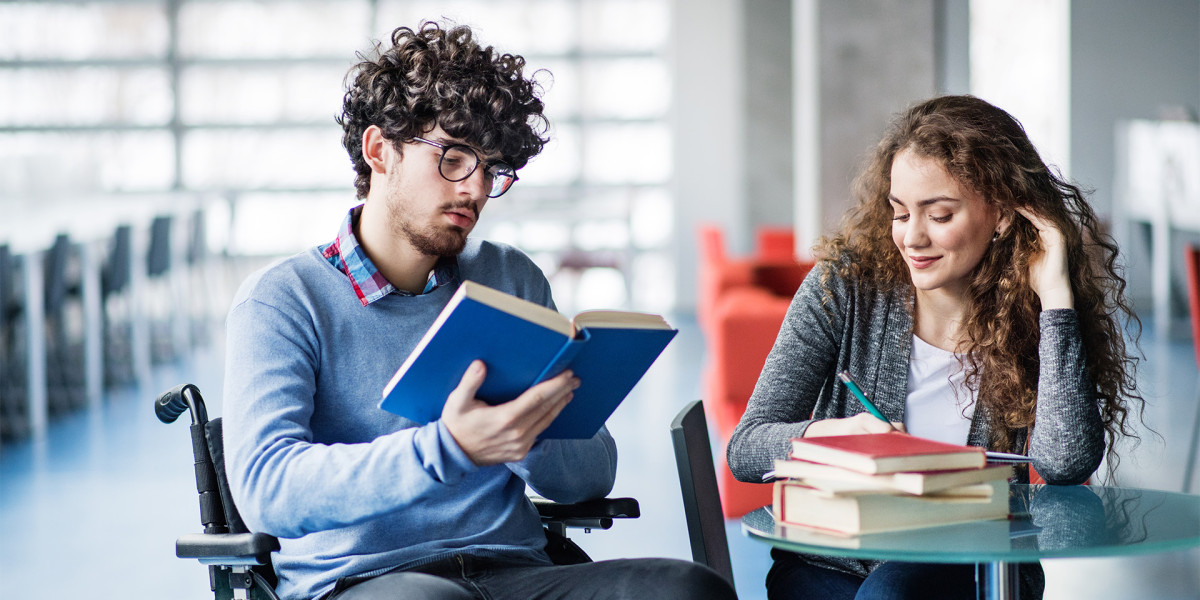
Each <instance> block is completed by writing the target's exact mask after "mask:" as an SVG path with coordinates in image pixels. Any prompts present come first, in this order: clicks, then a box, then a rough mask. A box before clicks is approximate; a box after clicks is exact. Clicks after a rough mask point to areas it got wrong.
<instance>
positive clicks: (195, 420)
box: [154, 383, 208, 425]
mask: <svg viewBox="0 0 1200 600" xmlns="http://www.w3.org/2000/svg"><path fill="white" fill-rule="evenodd" d="M189 410H190V411H191V413H192V424H193V425H203V424H205V423H207V422H208V412H207V411H205V410H204V398H202V397H201V396H200V389H199V388H197V387H196V386H195V385H193V384H190V383H183V384H180V385H177V386H175V387H173V388H171V389H169V390H167V391H165V392H163V394H162V395H161V396H159V397H158V400H156V401H155V402H154V414H155V415H156V416H158V420H159V421H162V422H163V423H174V422H175V419H178V418H179V415H181V414H183V413H184V412H185V411H189Z"/></svg>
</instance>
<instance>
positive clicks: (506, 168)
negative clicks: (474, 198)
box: [413, 137, 517, 198]
mask: <svg viewBox="0 0 1200 600" xmlns="http://www.w3.org/2000/svg"><path fill="white" fill-rule="evenodd" d="M413 140H415V141H418V142H422V143H425V144H429V145H430V146H433V147H435V148H441V149H442V157H441V158H440V159H438V173H441V175H442V178H444V179H445V180H446V181H462V180H464V179H466V178H468V177H470V176H471V174H472V173H474V172H475V169H476V168H478V167H479V164H480V162H482V161H480V159H479V154H478V153H477V152H475V149H474V148H472V147H470V146H467V145H465V144H449V145H447V144H439V143H437V142H433V141H430V140H427V139H425V138H419V137H413ZM483 165H484V166H483V182H484V185H486V186H488V198H499V197H500V196H502V195H504V192H507V191H508V188H510V187H512V184H514V183H516V182H517V170H516V169H514V168H512V165H509V164H508V163H505V162H502V161H498V160H496V161H491V162H485V163H483Z"/></svg>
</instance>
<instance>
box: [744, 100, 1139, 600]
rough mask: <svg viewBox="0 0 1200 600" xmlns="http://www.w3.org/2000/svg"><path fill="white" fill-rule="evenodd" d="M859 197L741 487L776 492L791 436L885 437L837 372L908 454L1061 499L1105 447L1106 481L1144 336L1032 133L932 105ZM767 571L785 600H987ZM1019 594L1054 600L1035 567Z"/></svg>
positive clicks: (801, 293) (1110, 255)
mask: <svg viewBox="0 0 1200 600" xmlns="http://www.w3.org/2000/svg"><path fill="white" fill-rule="evenodd" d="M854 192H855V196H856V201H857V202H856V205H855V206H854V207H853V208H852V209H851V210H850V211H849V212H848V213H847V215H846V217H845V219H844V220H843V223H842V226H841V228H840V230H839V231H838V232H837V233H835V234H833V235H831V236H827V237H825V238H823V239H822V240H820V241H819V242H818V244H817V245H816V247H815V255H816V258H817V259H818V264H817V267H816V268H814V269H813V271H812V272H811V273H810V274H809V276H808V278H807V279H806V280H805V281H804V283H803V284H802V285H801V286H800V289H799V290H798V291H797V292H796V296H795V298H794V299H793V301H792V304H791V306H790V308H789V310H788V314H787V317H786V318H785V319H784V323H783V325H782V327H781V329H780V332H779V336H778V338H777V340H776V342H775V346H774V348H773V349H772V351H771V353H770V355H769V356H768V358H767V361H766V364H765V365H764V367H763V371H762V374H761V376H760V377H759V380H758V383H757V385H756V386H755V389H754V393H753V394H752V396H751V398H750V402H749V405H748V406H747V408H746V412H745V414H744V415H743V417H742V420H741V422H740V423H739V424H738V427H737V429H736V430H735V431H734V433H733V435H732V436H731V438H730V441H729V446H728V461H729V466H730V468H731V469H732V470H733V473H734V475H735V476H737V477H738V479H740V480H743V481H752V482H757V481H762V477H763V475H764V473H766V472H767V471H770V470H772V469H773V468H774V461H775V460H776V459H780V458H784V457H786V456H787V454H788V451H789V449H790V439H791V438H793V437H815V436H825V435H843V434H856V433H873V432H883V431H888V430H890V428H891V426H890V425H889V424H888V423H885V422H883V421H881V420H879V419H876V418H875V417H872V416H871V415H870V414H868V413H866V412H863V410H864V409H863V407H862V406H861V405H860V404H859V403H858V401H857V400H855V398H854V397H853V396H851V395H850V394H849V393H848V391H847V390H846V389H845V387H844V386H842V385H840V384H839V382H838V380H837V379H836V377H835V374H836V373H838V372H841V371H849V372H850V373H851V374H853V376H854V378H855V379H856V381H857V383H858V384H859V385H860V386H861V387H862V388H863V390H864V391H865V392H866V394H867V395H868V396H869V397H870V398H871V399H872V400H874V402H875V403H876V405H878V406H879V408H880V409H881V410H882V412H883V413H884V414H885V415H886V416H887V417H888V418H889V419H890V420H892V421H894V422H895V426H896V427H897V428H900V429H905V430H907V431H908V432H909V433H911V434H913V435H917V436H920V437H926V438H932V439H937V440H942V441H947V442H952V443H958V444H969V445H973V446H982V447H986V448H988V449H991V450H999V451H1006V452H1018V453H1024V454H1028V455H1029V456H1030V457H1031V458H1032V460H1033V462H1032V464H1033V469H1034V471H1036V473H1037V474H1038V475H1040V477H1041V478H1043V479H1044V480H1045V481H1046V482H1048V483H1053V484H1080V483H1083V482H1085V481H1087V480H1088V478H1089V477H1091V475H1092V474H1093V472H1095V470H1096V469H1097V467H1098V466H1099V465H1100V462H1101V460H1102V459H1103V458H1104V457H1105V453H1106V448H1107V454H1108V458H1109V462H1108V464H1109V469H1110V472H1111V470H1112V468H1113V467H1114V466H1115V464H1116V456H1115V455H1114V450H1113V447H1114V442H1115V441H1116V439H1117V438H1118V436H1122V435H1133V432H1132V431H1131V428H1130V426H1129V424H1128V423H1127V420H1126V418H1127V416H1128V414H1129V412H1130V410H1136V411H1140V407H1141V403H1142V399H1141V397H1140V396H1138V395H1137V393H1136V391H1135V389H1134V384H1135V373H1134V370H1135V367H1136V359H1135V358H1134V357H1133V356H1131V355H1130V354H1129V353H1128V352H1127V349H1126V346H1125V339H1124V337H1123V326H1124V325H1125V323H1126V322H1127V321H1128V320H1129V319H1133V320H1134V321H1136V317H1135V316H1133V314H1132V312H1131V311H1130V309H1129V306H1128V304H1127V302H1126V300H1125V298H1124V288H1125V282H1124V280H1123V279H1122V278H1121V276H1120V275H1119V273H1118V271H1117V267H1116V258H1117V248H1116V245H1115V244H1114V243H1113V242H1112V241H1111V239H1110V238H1109V236H1108V235H1107V234H1106V233H1105V232H1104V231H1103V230H1102V229H1101V227H1100V225H1099V223H1098V220H1097V218H1096V215H1095V213H1094V212H1093V211H1092V209H1091V207H1090V206H1089V205H1088V203H1087V201H1086V199H1085V198H1084V194H1083V192H1082V191H1081V190H1080V189H1079V188H1078V187H1077V186H1075V185H1073V184H1071V183H1069V182H1067V181H1064V180H1063V179H1062V178H1061V177H1060V176H1059V175H1058V174H1056V173H1055V172H1054V171H1052V170H1051V169H1050V168H1049V167H1047V165H1046V164H1045V163H1044V162H1043V161H1042V159H1041V158H1040V156H1039V155H1038V153H1037V150H1036V149H1035V148H1034V146H1033V144H1032V143H1031V142H1030V141H1029V138H1028V136H1027V135H1026V134H1025V131H1024V129H1023V128H1022V127H1021V125H1020V123H1018V122H1017V120H1016V119H1014V118H1013V117H1012V116H1011V115H1009V114H1008V113H1006V112H1005V111H1003V110H1001V109H999V108H997V107H995V106H992V105H991V104H989V103H987V102H985V101H983V100H980V99H978V98H974V97H971V96H944V97H938V98H933V99H931V100H927V101H924V102H921V103H918V104H916V105H914V106H913V107H911V108H909V109H908V110H907V111H905V112H904V113H902V114H901V115H899V116H898V117H897V118H896V119H895V120H894V121H893V123H892V124H891V126H890V128H889V129H888V131H887V133H886V135H885V136H884V137H883V139H882V140H881V141H880V143H879V144H878V145H877V146H876V148H875V151H874V154H873V156H872V157H871V159H870V161H869V163H868V165H867V166H866V168H865V169H864V171H863V172H862V173H861V174H860V176H859V177H858V178H857V180H856V181H855V186H854ZM800 365H803V368H801V367H800ZM1015 477H1016V479H1015V480H1016V481H1019V482H1028V481H1029V477H1030V474H1029V472H1028V471H1027V470H1026V469H1023V468H1022V469H1018V472H1017V474H1016V476H1015ZM772 556H773V557H774V559H775V561H774V564H773V566H772V568H771V571H770V573H769V574H768V576H767V589H768V595H769V596H770V597H771V598H772V599H803V598H825V599H837V598H859V599H862V598H925V599H928V598H974V568H973V566H971V565H925V564H914V563H898V562H883V563H881V562H880V561H861V560H852V559H844V558H829V557H820V556H810V555H798V554H793V553H789V552H783V551H779V550H776V551H774V552H773V554H772ZM1021 575H1022V582H1021V583H1022V597H1024V598H1040V597H1041V593H1042V589H1043V587H1044V577H1043V576H1042V571H1041V568H1040V566H1039V565H1037V564H1031V565H1022V568H1021Z"/></svg>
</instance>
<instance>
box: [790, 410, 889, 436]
mask: <svg viewBox="0 0 1200 600" xmlns="http://www.w3.org/2000/svg"><path fill="white" fill-rule="evenodd" d="M892 426H893V427H895V428H896V429H897V430H899V431H904V423H897V422H894V421H893V422H892ZM889 431H891V428H890V427H888V424H887V423H884V422H883V421H880V420H879V419H876V418H875V417H873V416H872V415H871V414H870V413H858V414H857V415H854V416H853V417H846V418H844V419H821V420H820V421H813V422H812V424H811V425H809V426H808V429H805V430H804V437H824V436H827V435H857V434H860V433H887V432H889Z"/></svg>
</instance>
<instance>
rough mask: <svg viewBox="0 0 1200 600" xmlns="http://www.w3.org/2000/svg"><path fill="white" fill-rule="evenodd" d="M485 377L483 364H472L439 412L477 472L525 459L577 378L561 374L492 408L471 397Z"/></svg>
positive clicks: (567, 395)
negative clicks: (478, 468)
mask: <svg viewBox="0 0 1200 600" xmlns="http://www.w3.org/2000/svg"><path fill="white" fill-rule="evenodd" d="M486 376H487V367H485V366H484V364H483V361H480V360H476V361H475V362H472V363H471V366H469V367H467V372H466V373H464V374H463V377H462V380H461V381H460V382H459V384H458V387H456V388H454V391H453V392H450V396H449V397H448V398H446V405H445V406H444V407H443V408H442V423H444V424H445V425H446V429H448V430H449V431H450V435H452V436H454V441H455V442H458V445H459V447H460V448H462V449H463V452H466V453H467V456H468V457H470V458H471V461H472V462H474V463H475V464H476V465H478V466H481V467H482V466H486V465H496V464H500V463H506V462H513V461H518V460H521V459H523V458H525V455H526V454H528V453H529V449H530V448H532V447H533V444H534V442H536V441H537V436H538V434H540V433H542V431H544V430H545V429H546V428H547V427H549V426H550V423H551V422H553V421H554V418H555V417H557V416H558V413H560V412H562V409H563V407H565V406H566V405H567V402H570V401H571V398H572V397H573V396H574V393H575V389H576V388H578V387H579V378H578V377H575V376H574V374H572V373H571V372H570V371H566V372H563V373H561V374H559V375H558V376H557V377H554V378H553V379H548V380H546V381H543V382H541V383H539V384H537V385H535V386H533V387H531V388H529V389H528V390H526V391H525V393H523V394H521V395H520V396H517V397H516V398H515V399H513V400H511V401H509V402H505V403H503V404H497V405H495V406H492V405H490V404H488V403H486V402H484V401H482V400H480V399H478V398H476V397H475V393H476V392H478V391H479V386H481V385H483V380H484V378H485V377H486Z"/></svg>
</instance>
